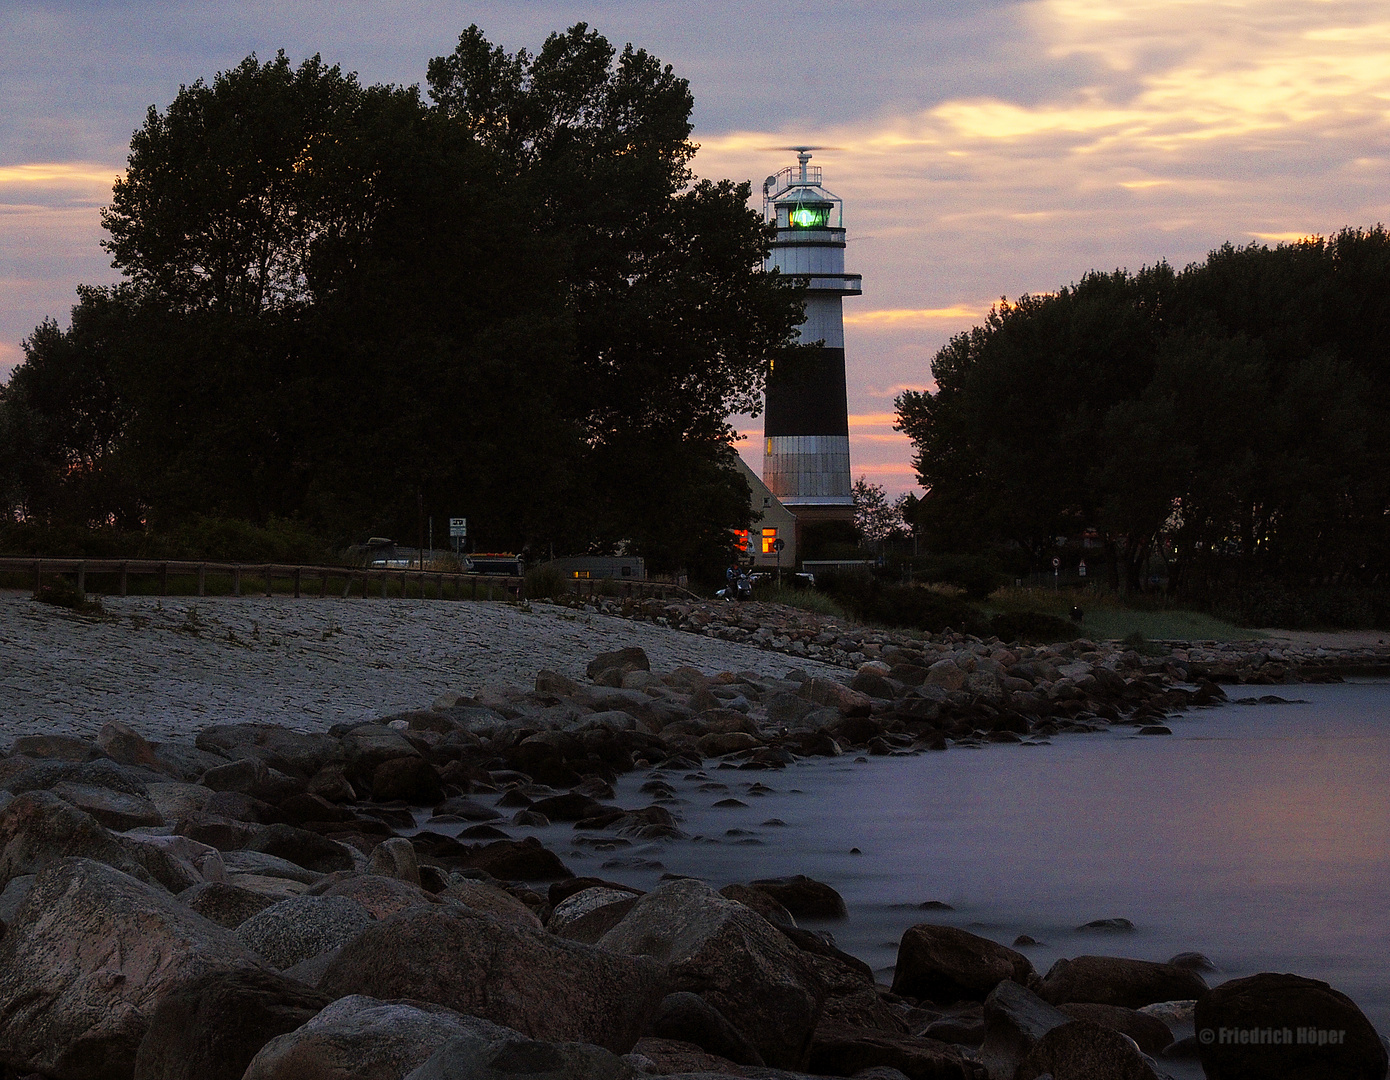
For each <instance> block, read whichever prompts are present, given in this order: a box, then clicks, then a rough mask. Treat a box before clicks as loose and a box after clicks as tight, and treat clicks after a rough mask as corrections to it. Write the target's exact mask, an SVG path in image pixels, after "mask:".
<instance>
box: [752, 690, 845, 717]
mask: <svg viewBox="0 0 1390 1080" xmlns="http://www.w3.org/2000/svg"><path fill="white" fill-rule="evenodd" d="M763 708H764V709H766V710H767V718H768V720H769V721H770V722H771V723H774V724H792V725H795V724H796V723H797V722H798V721H800V720H803V719H805V717H806V716H807V714H809V713H811V712H812V711H814V709H815V708H816V706H815V705H813V704H812V703H811V702H809V701H807V700H806V699H805V698H804V697H800V696H799V695H797V694H789V693H787V692H786V691H785V690H778V691H776V692H774V693H771V694H769V695H768V696H767V697H766V698H764V699H763ZM836 715H837V716H838V715H839V713H838V710H837V711H836Z"/></svg>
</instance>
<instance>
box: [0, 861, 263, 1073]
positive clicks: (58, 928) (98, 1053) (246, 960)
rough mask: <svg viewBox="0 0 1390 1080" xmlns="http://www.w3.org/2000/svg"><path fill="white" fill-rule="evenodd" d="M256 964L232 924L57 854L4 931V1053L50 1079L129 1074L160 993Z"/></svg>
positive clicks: (0, 1028) (0, 995)
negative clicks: (222, 924) (223, 923)
mask: <svg viewBox="0 0 1390 1080" xmlns="http://www.w3.org/2000/svg"><path fill="white" fill-rule="evenodd" d="M259 967H262V962H261V960H260V959H259V958H258V957H257V956H256V955H255V954H254V953H252V952H251V951H250V950H248V949H246V948H245V947H244V946H243V945H242V944H241V943H240V942H238V941H237V939H236V937H235V936H234V935H233V934H232V933H231V932H230V931H228V930H225V929H223V928H222V927H220V926H218V925H217V924H216V923H213V922H210V921H209V920H207V919H205V918H203V917H202V916H201V915H198V914H197V913H196V912H194V911H192V910H190V909H189V908H188V907H186V906H185V905H184V904H182V903H180V902H179V901H178V900H176V899H174V898H173V897H172V896H170V895H169V894H168V893H166V892H164V891H162V890H160V889H158V888H155V887H153V886H150V885H147V884H145V883H144V882H142V881H139V880H137V879H136V878H134V877H131V876H130V875H129V874H124V873H122V872H121V871H119V870H116V869H113V868H112V867H110V866H107V865H106V864H105V863H100V862H95V861H93V860H91V859H60V860H58V861H57V862H54V863H52V864H50V865H49V866H47V867H46V868H45V869H44V870H43V871H42V872H41V873H40V874H39V875H38V877H37V878H36V879H35V881H34V887H33V889H32V890H31V891H30V893H29V896H28V898H27V899H26V900H25V901H24V903H23V904H21V905H20V908H19V911H18V912H17V913H16V915H15V919H14V922H13V923H11V924H10V926H9V927H8V928H7V929H6V932H5V935H4V937H3V938H0V1059H3V1061H4V1063H5V1064H6V1065H9V1066H10V1067H11V1068H13V1069H15V1070H17V1071H19V1072H21V1073H25V1072H39V1073H42V1074H43V1075H44V1076H48V1077H55V1078H57V1080H107V1078H110V1080H129V1078H130V1076H131V1074H132V1071H133V1070H134V1068H135V1057H136V1051H137V1050H138V1049H139V1046H140V1042H141V1040H142V1039H143V1038H144V1036H145V1032H146V1030H147V1029H148V1027H149V1022H150V1016H151V1015H152V1013H153V1011H154V1007H155V1005H156V1004H157V1003H158V1002H159V1000H160V999H161V998H162V997H163V996H164V994H165V993H167V992H168V991H169V990H170V989H172V988H173V987H174V986H175V985H177V984H179V983H183V982H187V981H188V980H189V979H193V978H196V977H198V976H201V975H205V974H209V973H211V972H216V971H227V970H231V969H237V968H243V969H244V968H259Z"/></svg>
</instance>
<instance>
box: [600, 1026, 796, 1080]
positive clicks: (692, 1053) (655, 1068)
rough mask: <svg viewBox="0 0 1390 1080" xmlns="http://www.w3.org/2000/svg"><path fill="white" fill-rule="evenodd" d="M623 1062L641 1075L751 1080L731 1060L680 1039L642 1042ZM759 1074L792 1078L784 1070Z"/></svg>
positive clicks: (688, 1079)
mask: <svg viewBox="0 0 1390 1080" xmlns="http://www.w3.org/2000/svg"><path fill="white" fill-rule="evenodd" d="M623 1060H624V1061H626V1062H627V1063H629V1064H630V1065H631V1066H632V1067H633V1068H634V1069H636V1070H637V1072H638V1074H639V1075H642V1074H646V1075H648V1076H679V1077H683V1078H684V1080H695V1078H696V1077H699V1078H700V1080H715V1078H716V1077H717V1076H721V1075H722V1076H747V1075H748V1072H749V1070H748V1069H747V1068H745V1067H744V1066H742V1065H735V1064H734V1063H733V1062H732V1061H730V1060H729V1059H728V1058H722V1057H720V1056H719V1055H718V1054H711V1053H709V1052H707V1051H705V1050H701V1049H700V1048H699V1047H698V1046H696V1045H695V1044H694V1043H688V1042H681V1041H680V1040H678V1039H657V1038H654V1037H652V1036H648V1037H647V1038H645V1039H638V1040H637V1045H636V1046H634V1047H633V1048H632V1052H631V1053H630V1054H627V1055H626V1056H625V1057H624V1058H623ZM759 1072H760V1074H761V1075H764V1076H766V1077H767V1078H768V1080H779V1078H781V1077H783V1076H787V1077H788V1080H790V1076H789V1074H785V1073H783V1072H782V1071H781V1070H780V1069H763V1070H759Z"/></svg>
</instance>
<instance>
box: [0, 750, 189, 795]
mask: <svg viewBox="0 0 1390 1080" xmlns="http://www.w3.org/2000/svg"><path fill="white" fill-rule="evenodd" d="M3 764H4V766H6V767H7V768H13V769H16V770H17V771H15V772H13V773H7V775H6V778H5V780H4V782H3V783H0V787H2V788H4V789H5V790H7V791H12V792H14V793H15V794H16V795H23V794H24V793H25V792H28V791H47V790H49V789H51V788H52V787H53V785H54V784H57V783H60V782H62V781H64V780H70V781H72V782H73V783H76V784H92V785H94V786H96V787H104V788H110V789H111V790H112V791H123V792H125V793H126V794H127V795H138V796H140V798H142V799H148V798H149V796H150V792H149V788H147V787H146V786H145V781H146V780H147V779H148V780H155V779H158V780H161V781H162V780H164V779H165V778H164V777H163V776H159V775H158V774H156V773H151V772H149V771H147V770H145V769H137V768H132V767H130V766H128V765H119V764H117V763H116V762H114V761H110V760H108V759H107V758H98V759H96V760H95V761H35V762H33V763H32V764H27V763H25V762H24V761H22V760H20V759H12V760H9V761H6V762H4V763H3Z"/></svg>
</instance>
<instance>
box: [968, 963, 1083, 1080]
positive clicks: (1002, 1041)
mask: <svg viewBox="0 0 1390 1080" xmlns="http://www.w3.org/2000/svg"><path fill="white" fill-rule="evenodd" d="M984 1018H985V1041H984V1043H983V1045H981V1047H980V1053H979V1059H980V1062H981V1063H982V1064H983V1065H984V1067H985V1068H986V1069H987V1070H988V1071H989V1078H990V1080H1013V1077H1014V1073H1015V1072H1017V1071H1018V1067H1019V1065H1020V1064H1021V1063H1022V1062H1023V1059H1024V1058H1026V1057H1027V1056H1028V1055H1029V1054H1030V1053H1032V1050H1033V1047H1035V1046H1037V1045H1038V1041H1039V1040H1040V1039H1041V1038H1042V1037H1043V1036H1044V1035H1046V1034H1047V1033H1048V1032H1049V1031H1051V1030H1052V1029H1053V1028H1055V1027H1061V1026H1062V1025H1063V1024H1066V1023H1069V1022H1070V1021H1071V1019H1072V1018H1071V1017H1070V1016H1068V1015H1067V1014H1066V1013H1064V1012H1062V1011H1061V1010H1059V1009H1055V1008H1053V1007H1052V1006H1051V1005H1049V1004H1048V1003H1047V1002H1045V1001H1044V1000H1043V999H1042V998H1040V997H1038V995H1037V994H1035V993H1033V991H1031V990H1029V989H1028V988H1027V987H1026V986H1020V985H1019V984H1018V983H1016V982H1014V981H1013V980H1012V979H1005V980H1004V981H1003V982H1001V983H1000V984H999V985H998V986H996V987H995V988H994V989H993V990H991V991H990V993H989V997H987V998H985V1007H984Z"/></svg>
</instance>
